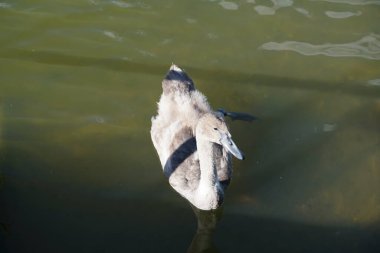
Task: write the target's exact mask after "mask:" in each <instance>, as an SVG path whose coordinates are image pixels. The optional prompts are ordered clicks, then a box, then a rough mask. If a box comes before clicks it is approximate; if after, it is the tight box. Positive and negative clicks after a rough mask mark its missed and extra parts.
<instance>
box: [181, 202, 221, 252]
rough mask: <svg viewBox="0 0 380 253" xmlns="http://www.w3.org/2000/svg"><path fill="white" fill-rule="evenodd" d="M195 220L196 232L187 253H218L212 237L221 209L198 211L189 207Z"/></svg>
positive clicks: (193, 207)
mask: <svg viewBox="0 0 380 253" xmlns="http://www.w3.org/2000/svg"><path fill="white" fill-rule="evenodd" d="M191 207H192V209H193V211H194V214H195V217H196V218H197V223H198V224H197V231H196V233H195V235H194V237H193V240H192V241H191V244H190V246H189V248H188V250H187V253H201V252H207V253H218V252H219V251H218V249H217V248H216V246H215V244H214V241H213V237H214V232H215V229H216V225H217V223H218V222H219V221H220V219H221V218H222V214H223V208H218V209H216V210H208V211H205V210H200V209H198V208H196V207H195V206H193V205H191Z"/></svg>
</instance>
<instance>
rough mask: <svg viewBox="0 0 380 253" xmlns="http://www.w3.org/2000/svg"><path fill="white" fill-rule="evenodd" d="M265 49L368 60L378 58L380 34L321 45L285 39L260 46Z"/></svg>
mask: <svg viewBox="0 0 380 253" xmlns="http://www.w3.org/2000/svg"><path fill="white" fill-rule="evenodd" d="M261 48H262V49H265V50H276V51H281V50H290V51H295V52H297V53H300V54H303V55H319V54H322V55H326V56H331V57H361V58H365V59H370V60H380V35H377V34H370V35H368V36H364V37H363V38H361V39H359V40H358V41H354V42H350V43H343V44H332V43H326V44H323V45H312V44H310V43H306V42H298V41H286V42H281V43H277V42H267V43H265V44H263V45H262V46H261Z"/></svg>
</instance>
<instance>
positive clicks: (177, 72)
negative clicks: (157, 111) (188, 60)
mask: <svg viewBox="0 0 380 253" xmlns="http://www.w3.org/2000/svg"><path fill="white" fill-rule="evenodd" d="M162 89H163V91H164V94H165V95H168V94H170V93H172V92H177V91H178V92H180V93H188V92H190V91H193V90H195V87H194V83H193V80H191V78H190V77H189V76H188V75H187V74H186V73H185V71H183V70H182V69H181V68H179V67H178V66H177V65H175V64H172V66H171V67H170V69H169V72H168V73H167V74H166V77H165V79H164V80H163V81H162Z"/></svg>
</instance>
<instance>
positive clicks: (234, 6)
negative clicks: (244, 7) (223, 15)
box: [219, 0, 239, 10]
mask: <svg viewBox="0 0 380 253" xmlns="http://www.w3.org/2000/svg"><path fill="white" fill-rule="evenodd" d="M219 4H220V5H221V6H222V7H223V8H224V9H226V10H237V9H239V5H237V4H236V3H234V2H230V1H224V0H223V1H221V2H219Z"/></svg>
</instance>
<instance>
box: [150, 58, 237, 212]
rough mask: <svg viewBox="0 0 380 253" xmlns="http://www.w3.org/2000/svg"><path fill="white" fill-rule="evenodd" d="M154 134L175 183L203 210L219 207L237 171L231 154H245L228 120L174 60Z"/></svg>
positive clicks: (153, 127)
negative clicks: (216, 110)
mask: <svg viewBox="0 0 380 253" xmlns="http://www.w3.org/2000/svg"><path fill="white" fill-rule="evenodd" d="M162 88H163V93H162V95H161V98H160V101H159V103H158V115H157V116H155V117H153V118H152V128H151V137H152V141H153V145H154V147H155V148H156V150H157V153H158V156H159V158H160V161H161V165H162V167H163V169H164V174H165V175H166V176H167V177H168V178H169V183H170V185H171V186H172V187H173V188H174V189H175V190H176V191H177V192H178V193H180V194H181V195H182V196H183V197H185V198H186V199H187V200H188V201H190V203H192V204H193V205H194V206H196V207H197V208H199V209H203V210H211V209H216V208H218V207H219V206H220V205H221V204H222V202H223V196H224V191H225V189H226V188H227V186H228V184H229V181H230V179H231V175H232V167H231V155H230V153H231V154H233V155H235V156H236V157H237V158H239V159H243V155H242V153H241V152H240V151H239V149H238V148H237V147H236V145H235V144H234V142H233V141H232V139H231V135H230V133H229V132H228V128H227V125H226V124H225V122H224V118H223V114H222V113H218V112H214V111H213V110H212V109H211V107H210V105H209V104H208V102H207V99H206V97H205V96H204V95H203V94H202V93H200V92H199V91H198V90H196V89H195V87H194V84H193V81H192V80H191V79H190V78H189V77H188V76H187V75H186V73H185V72H184V71H183V70H181V69H180V68H178V67H177V66H175V65H172V66H171V68H170V70H169V72H168V74H167V76H166V78H165V79H164V80H163V82H162Z"/></svg>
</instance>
